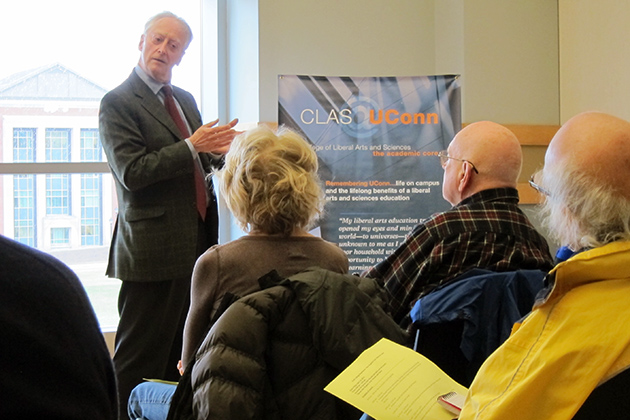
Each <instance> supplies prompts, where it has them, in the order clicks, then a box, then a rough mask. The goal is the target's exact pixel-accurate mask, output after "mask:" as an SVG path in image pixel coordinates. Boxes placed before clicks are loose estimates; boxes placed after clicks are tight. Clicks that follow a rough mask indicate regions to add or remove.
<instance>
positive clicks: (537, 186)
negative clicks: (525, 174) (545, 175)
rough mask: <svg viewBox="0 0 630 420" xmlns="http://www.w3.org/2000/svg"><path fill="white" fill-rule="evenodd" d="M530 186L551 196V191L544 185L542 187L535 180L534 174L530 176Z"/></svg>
mask: <svg viewBox="0 0 630 420" xmlns="http://www.w3.org/2000/svg"><path fill="white" fill-rule="evenodd" d="M529 186H530V187H532V188H533V189H535V190H536V191H538V192H539V193H541V194H542V195H546V196H547V197H551V193H550V192H549V190H548V189H546V188H544V187H541V186H540V185H538V184H537V183H536V181H534V175H532V176H531V177H529Z"/></svg>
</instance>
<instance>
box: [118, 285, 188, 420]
mask: <svg viewBox="0 0 630 420" xmlns="http://www.w3.org/2000/svg"><path fill="white" fill-rule="evenodd" d="M189 305H190V277H188V278H185V279H179V280H170V281H160V282H130V281H123V283H122V286H121V289H120V294H119V297H118V310H119V313H120V322H119V324H118V331H117V333H116V342H115V344H116V347H115V352H114V368H115V370H116V377H117V379H118V402H119V413H120V416H119V418H120V419H121V420H123V419H127V418H128V415H127V401H128V400H129V394H130V393H131V390H132V389H133V388H134V387H135V386H136V385H138V384H139V383H141V382H142V380H143V378H146V379H165V380H169V381H177V380H178V379H179V377H180V375H179V371H178V370H177V362H178V361H179V359H180V358H181V350H182V336H183V331H184V322H185V321H186V315H187V313H188V307H189Z"/></svg>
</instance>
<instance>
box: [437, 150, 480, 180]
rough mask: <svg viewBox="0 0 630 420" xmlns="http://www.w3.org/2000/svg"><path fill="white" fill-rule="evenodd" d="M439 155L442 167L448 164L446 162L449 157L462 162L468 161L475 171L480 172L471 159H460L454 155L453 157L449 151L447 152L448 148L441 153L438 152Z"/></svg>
mask: <svg viewBox="0 0 630 420" xmlns="http://www.w3.org/2000/svg"><path fill="white" fill-rule="evenodd" d="M438 156H439V157H440V163H441V164H442V168H443V167H444V166H446V162H447V161H448V160H449V159H453V160H458V161H460V162H466V163H468V164H469V165H470V166H471V167H472V168H473V171H475V173H476V174H479V171H478V170H477V168H475V165H474V164H473V163H472V162H471V161H469V160H466V159H458V158H454V157H452V156H449V155H448V152H447V151H446V150H442V151H441V152H440V153H438Z"/></svg>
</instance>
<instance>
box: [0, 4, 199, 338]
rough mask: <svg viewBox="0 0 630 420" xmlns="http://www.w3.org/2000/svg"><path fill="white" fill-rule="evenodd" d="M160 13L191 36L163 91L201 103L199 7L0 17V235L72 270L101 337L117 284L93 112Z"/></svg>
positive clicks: (50, 10) (21, 8) (29, 10)
mask: <svg viewBox="0 0 630 420" xmlns="http://www.w3.org/2000/svg"><path fill="white" fill-rule="evenodd" d="M165 10H169V11H172V12H173V13H175V14H176V15H179V16H181V17H183V18H184V19H185V20H186V21H187V22H188V24H189V25H190V26H191V29H192V31H193V35H194V36H193V40H192V42H191V44H190V46H189V48H188V49H187V51H186V54H185V56H184V58H183V60H182V63H181V65H180V66H177V67H175V69H174V70H173V83H174V84H175V85H177V86H180V87H182V88H184V89H186V90H188V91H189V92H191V93H192V94H193V95H194V96H195V99H196V100H197V102H198V103H201V101H200V86H201V83H200V74H201V65H200V63H201V54H200V51H201V42H200V39H201V31H200V19H201V16H202V13H201V1H199V0H190V1H188V0H187V1H183V2H173V1H170V0H169V1H166V0H151V1H145V0H137V1H132V2H130V1H128V0H124V1H123V0H109V1H107V2H100V3H94V2H86V1H84V0H56V1H50V0H29V1H27V2H11V4H10V5H6V6H3V10H2V13H0V38H1V39H4V40H11V39H16V37H19V42H6V43H5V45H4V47H5V48H3V56H4V57H11V59H10V60H3V62H2V66H0V163H7V164H12V165H11V166H7V167H6V168H8V169H5V168H3V169H2V174H0V234H2V235H5V236H7V237H10V238H14V239H16V240H17V241H19V242H22V243H24V244H27V245H29V246H32V247H35V248H38V249H40V250H42V251H44V252H48V253H50V254H52V255H53V256H55V257H57V258H59V259H61V260H62V261H63V262H65V263H66V264H67V265H68V266H69V267H70V268H72V269H73V271H74V272H75V273H77V275H78V276H79V278H80V279H81V281H82V282H83V285H84V286H85V289H86V291H87V292H88V295H89V297H90V300H91V302H92V305H93V306H94V309H95V311H96V314H97V317H98V319H99V321H100V323H101V327H102V328H103V329H104V330H114V329H115V328H116V325H117V323H118V315H117V295H118V290H119V288H120V281H119V280H117V279H110V278H107V277H106V276H105V268H106V265H107V256H108V250H109V245H110V238H111V233H112V230H113V227H114V222H115V220H116V210H117V202H116V193H115V189H114V188H113V182H112V178H111V175H110V173H109V170H108V168H107V166H106V164H105V163H104V162H105V159H106V158H105V155H104V153H103V151H102V148H101V144H100V140H99V133H98V107H99V103H100V100H101V98H102V96H103V95H104V94H105V93H106V92H108V91H109V90H111V89H112V88H114V87H116V86H118V85H119V84H120V83H122V82H123V81H124V80H125V79H126V78H127V77H128V76H129V74H130V73H131V71H132V70H133V68H134V66H135V65H136V64H137V62H138V58H139V56H140V51H139V50H138V44H139V41H140V36H141V34H142V32H143V30H144V24H145V23H146V21H147V20H148V19H149V18H150V17H152V16H153V15H155V14H157V13H160V12H162V11H165ZM26 24H27V25H26ZM51 163H55V164H57V166H59V165H60V164H61V165H76V164H79V163H80V164H81V166H80V168H81V169H77V172H73V170H74V169H68V170H66V169H65V167H64V169H63V173H59V172H62V171H59V170H51V169H50V168H51V166H45V165H50V164H51ZM86 165H87V166H86ZM55 167H56V166H55ZM68 168H75V166H68ZM86 168H87V169H86ZM92 168H93V169H92Z"/></svg>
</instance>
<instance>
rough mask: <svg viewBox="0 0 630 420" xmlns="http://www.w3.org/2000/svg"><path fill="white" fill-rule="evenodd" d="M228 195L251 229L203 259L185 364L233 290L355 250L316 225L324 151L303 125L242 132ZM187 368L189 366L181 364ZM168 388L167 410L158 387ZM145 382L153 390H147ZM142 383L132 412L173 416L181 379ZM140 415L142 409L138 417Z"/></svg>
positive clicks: (223, 185) (342, 265)
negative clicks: (301, 130)
mask: <svg viewBox="0 0 630 420" xmlns="http://www.w3.org/2000/svg"><path fill="white" fill-rule="evenodd" d="M217 176H218V178H219V187H220V191H221V196H222V197H223V198H224V199H225V201H226V203H227V206H228V208H229V209H230V211H231V212H232V214H233V215H234V218H235V219H236V221H237V222H238V224H239V225H240V226H241V228H242V229H243V230H244V231H245V232H246V233H247V234H246V235H245V236H243V237H241V238H239V239H236V240H234V241H232V242H229V243H226V244H223V245H216V246H214V247H212V248H210V249H209V250H208V251H206V252H205V253H204V254H203V255H202V256H201V257H199V259H198V260H197V263H196V265H195V269H194V272H193V278H192V289H191V305H190V310H189V312H188V317H187V320H186V326H185V328H184V337H183V339H184V345H183V351H182V362H183V363H182V366H184V367H185V366H186V365H187V364H188V363H189V362H190V361H191V360H192V359H193V358H194V352H195V350H196V348H197V346H198V345H199V343H200V342H201V341H202V340H203V338H204V335H205V333H206V332H207V330H208V326H209V322H210V320H211V319H212V318H213V315H214V313H215V311H216V309H217V307H218V305H219V303H220V302H221V299H222V297H223V296H224V295H225V294H226V293H232V294H235V295H237V296H244V295H247V294H249V293H252V292H255V291H258V290H260V287H259V285H258V279H259V278H260V277H261V276H263V275H264V274H266V273H268V272H269V271H271V270H276V271H277V272H278V273H279V274H280V275H281V276H283V277H288V276H291V275H293V274H295V273H297V272H299V271H302V270H304V269H306V268H308V267H311V266H319V267H322V268H325V269H328V270H330V271H334V272H338V273H347V271H348V258H347V256H346V254H345V253H344V252H343V251H342V250H341V248H339V247H338V246H337V245H335V244H332V243H330V242H326V241H324V240H323V239H321V238H319V237H316V236H313V235H311V234H310V233H309V228H311V227H312V226H313V223H314V222H315V221H316V220H317V218H318V216H319V215H320V214H321V213H322V210H323V204H324V200H323V192H322V190H321V187H320V183H319V178H318V176H317V155H316V154H315V151H314V150H313V149H312V147H311V146H310V145H309V144H308V143H307V142H306V141H305V140H304V139H303V138H302V137H300V136H299V135H298V134H297V133H295V132H293V131H290V130H288V129H284V128H280V129H279V130H278V131H277V132H274V131H273V130H271V129H270V128H268V127H264V126H260V127H258V128H255V129H253V130H250V131H247V132H245V133H243V134H241V135H239V136H238V137H236V138H235V139H234V141H233V143H232V146H231V148H230V151H229V152H228V154H227V155H226V158H225V165H224V167H223V169H222V170H220V171H219V172H217ZM181 371H182V372H183V369H181ZM159 386H163V387H164V388H165V392H164V394H165V395H166V396H165V398H164V399H163V402H162V404H163V406H165V407H166V408H165V410H164V411H163V413H162V414H159V415H152V414H151V413H149V412H147V409H148V408H149V407H148V406H149V404H146V403H145V402H146V401H148V400H149V399H151V401H152V402H153V404H150V405H151V407H150V409H151V410H156V409H158V410H159V409H160V407H159V404H157V405H156V404H155V401H156V399H159V398H160V397H158V398H156V393H158V394H159V392H158V391H157V389H156V387H159ZM143 387H150V388H151V389H152V390H153V391H152V393H151V394H150V396H149V393H148V392H146V391H145V392H142V388H143ZM168 387H169V385H163V384H155V383H145V384H141V385H139V386H138V387H137V388H136V389H135V390H134V392H133V393H132V396H131V398H130V401H129V414H130V416H131V418H146V419H149V420H152V419H158V418H166V413H167V412H168V404H170V398H171V397H172V392H174V388H175V387H174V386H170V389H169V388H168ZM134 416H135V417H134Z"/></svg>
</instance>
